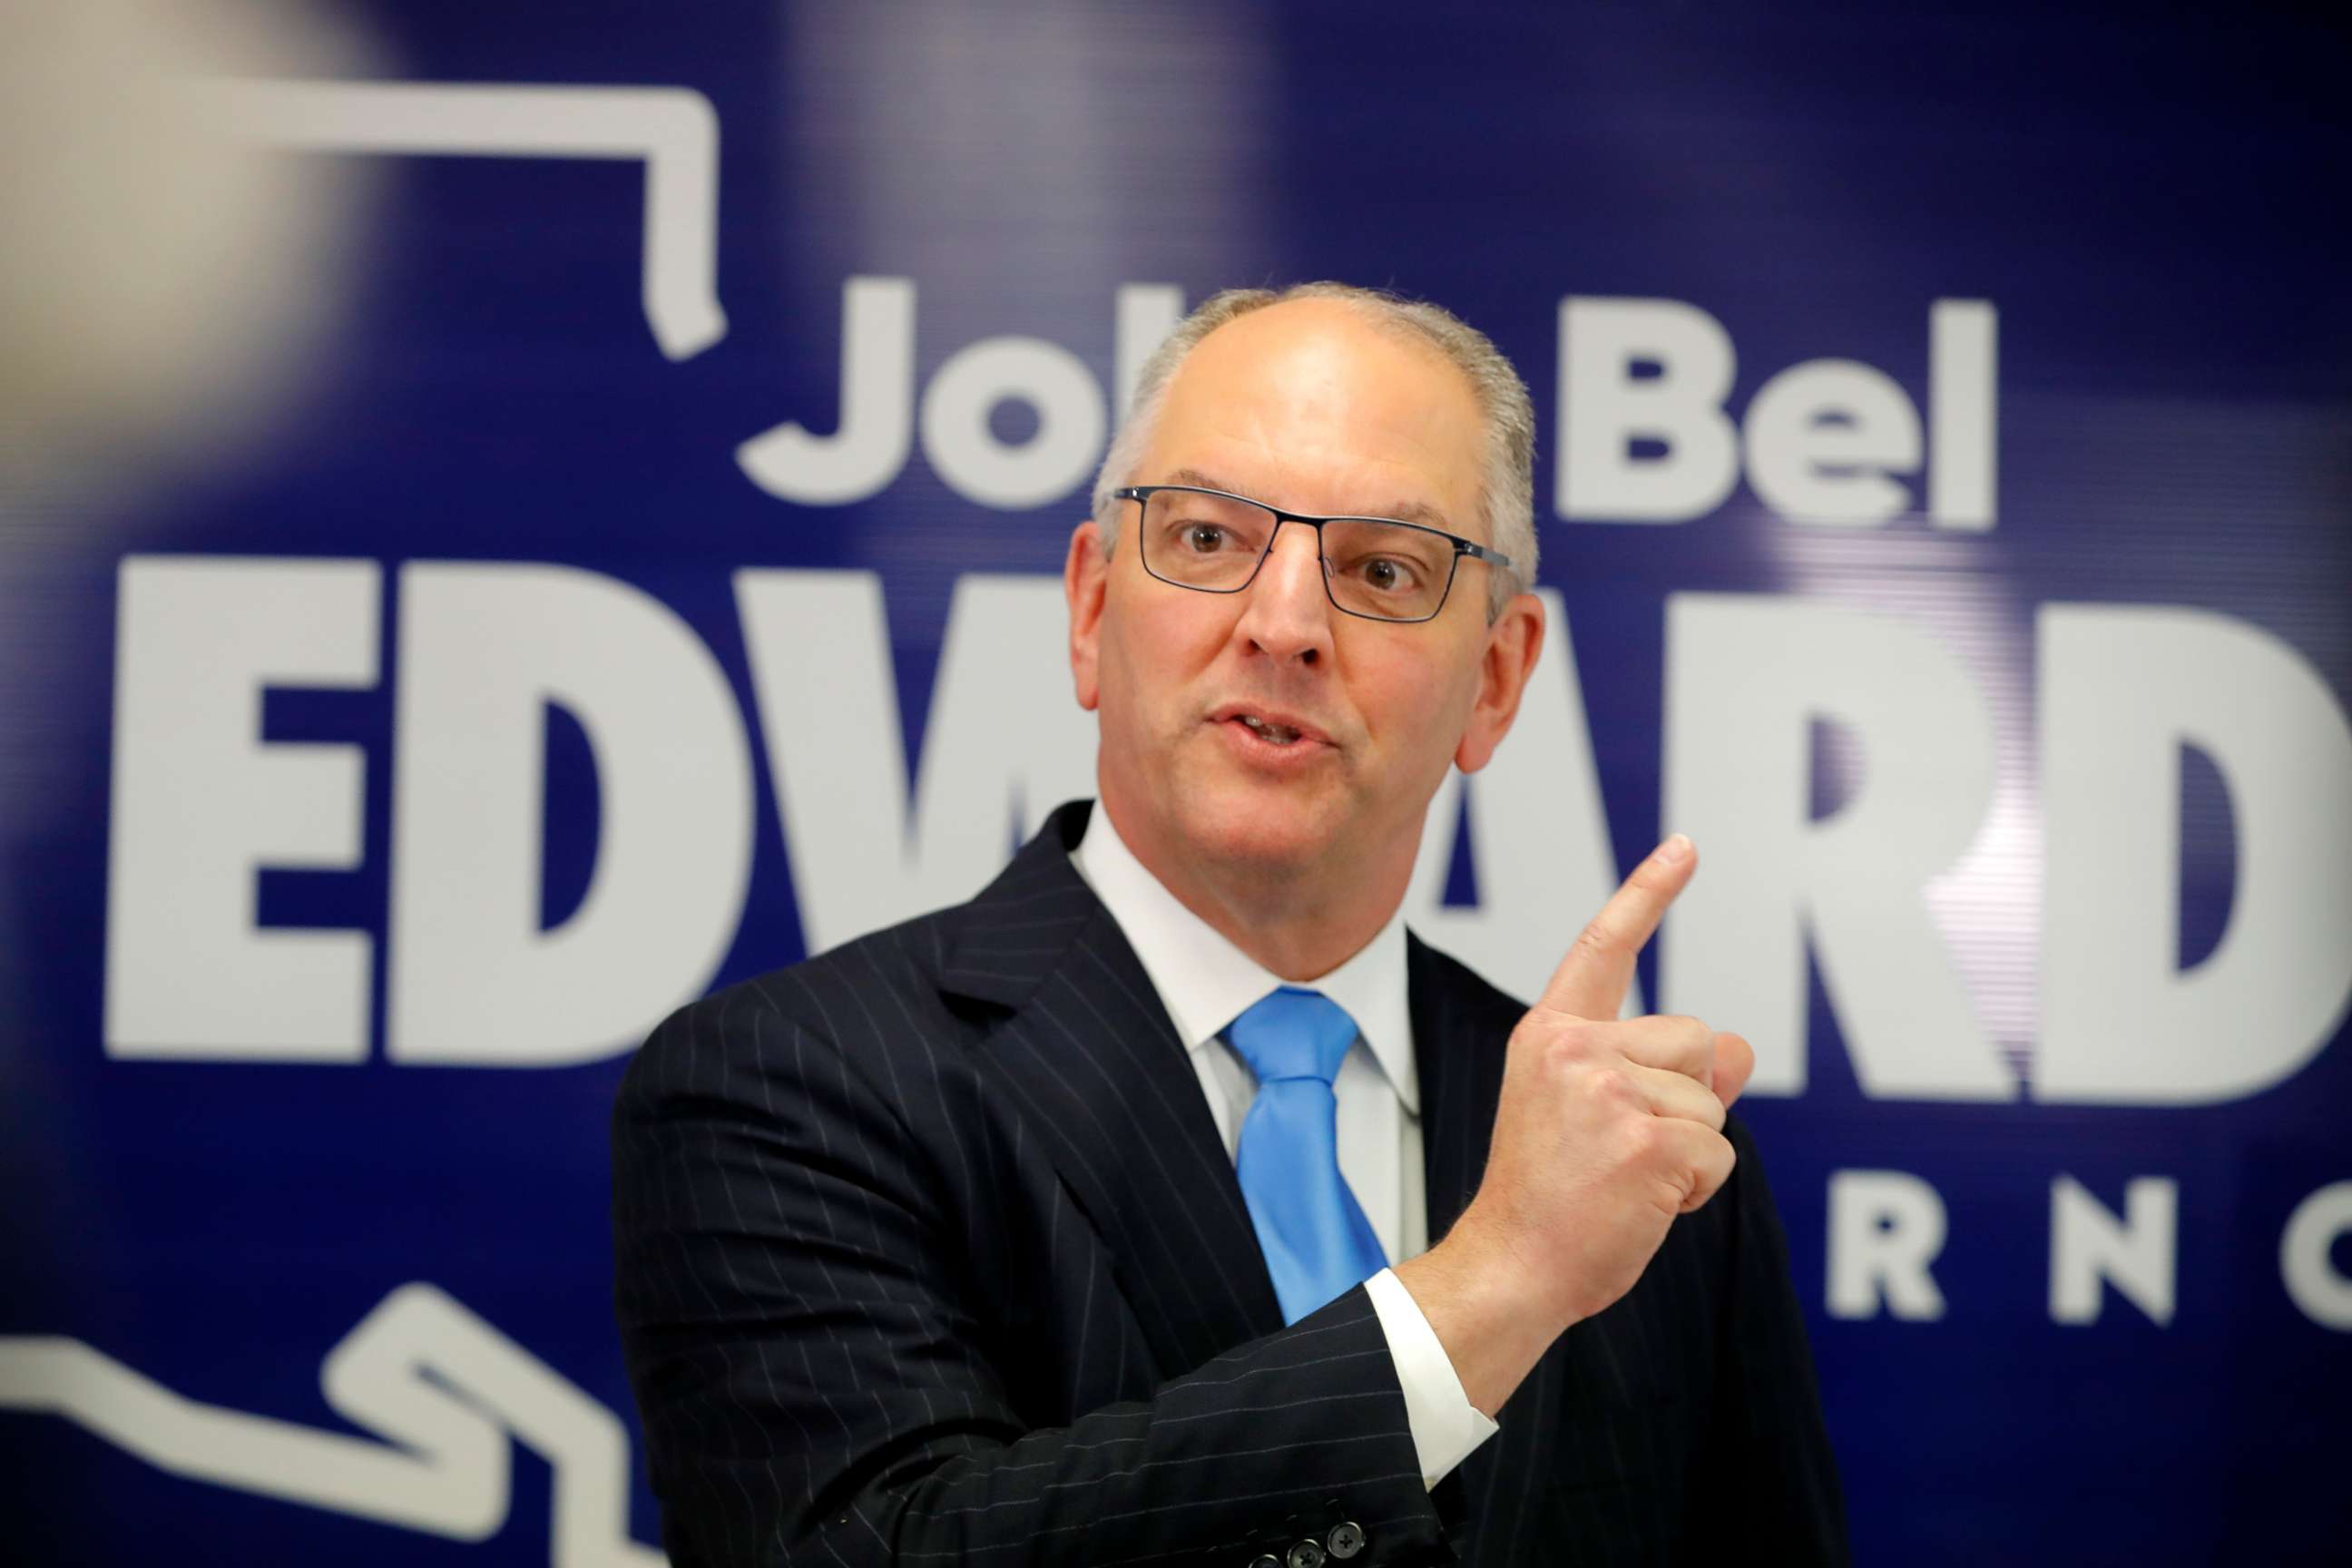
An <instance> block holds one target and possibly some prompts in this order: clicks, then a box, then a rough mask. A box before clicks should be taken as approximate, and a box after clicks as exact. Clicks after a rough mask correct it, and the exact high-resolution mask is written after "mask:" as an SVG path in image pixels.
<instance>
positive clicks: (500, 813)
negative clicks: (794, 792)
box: [384, 563, 751, 1067]
mask: <svg viewBox="0 0 2352 1568" xmlns="http://www.w3.org/2000/svg"><path fill="white" fill-rule="evenodd" d="M399 682H400V695H399V718H398V725H399V729H398V739H397V754H396V759H395V763H394V775H393V833H394V856H393V866H394V875H393V889H392V952H391V978H390V990H391V995H390V997H389V999H388V1001H387V1003H386V1007H385V1016H384V1040H385V1046H384V1050H385V1054H386V1055H387V1056H390V1057H392V1058H395V1059H397V1060H402V1061H410V1062H452V1063H465V1064H468V1065H480V1066H490V1065H505V1066H530V1067H561V1066H565V1065H568V1064H570V1063H573V1062H583V1061H593V1060H594V1059H596V1058H599V1057H603V1056H607V1055H610V1054H611V1053H613V1052H614V1051H616V1050H620V1049H623V1048H625V1047H627V1046H629V1045H631V1044H633V1043H635V1040H636V1039H637V1038H638V1037H641V1036H642V1035H643V1034H644V1033H645V1032H646V1030H647V1029H649V1028H651V1027H652V1026H654V1025H655V1024H656V1023H657V1022H658V1021H659V1020H660V1018H661V1016H662V1015H663V1014H665V1013H667V1012H668V1011H669V1010H670V1009H671V1008H672V1007H674V1006H676V1005H677V1004H678V1003H680V1002H682V1001H684V1000H685V999H687V998H688V997H689V996H691V995H693V994H695V993H696V992H697V991H698V990H700V989H701V988H702V986H703V985H704V984H706V983H707V982H708V981H709V978H710V974H711V972H712V971H713V970H715V969H716V968H717V967H718V965H719V961H720V960H721V959H722V958H724V957H725V955H726V952H727V943H728V941H729V939H730V936H731V935H732V933H733V932H734V931H735V928H736V924H737V922H738V921H740V918H741V916H742V912H743V895H744V891H745V889H746V887H747V885H748V883H749V881H750V878H751V752H750V749H749V747H748V746H747V745H746V743H745V742H744V738H743V726H742V721H741V720H740V718H739V717H738V716H737V712H736V709H735V704H734V700H733V698H732V695H731V694H730V691H729V689H728V686H727V679H726V677H725V676H724V675H723V674H721V673H720V671H719V667H718V664H717V663H716V662H715V661H714V660H713V659H712V658H711V657H710V652H709V649H708V648H706V647H703V646H702V642H701V639H699V638H698V637H696V636H695V635H694V633H693V632H692V631H691V630H690V629H688V626H687V625H686V623H685V622H683V621H681V620H679V619H678V618H677V616H676V615H674V614H672V613H671V612H670V610H669V609H668V608H667V606H665V605H662V604H660V603H659V602H658V601H656V600H655V599H653V598H652V597H650V596H649V595H646V594H643V593H640V592H638V591H637V590H636V589H635V588H632V587H630V586H628V585H627V584H623V583H616V582H614V581H613V580H612V579H610V578H607V577H600V576H598V575H596V574H593V573H589V572H583V571H580V570H578V569H577V568H574V567H567V566H547V565H537V564H523V563H483V564H458V563H419V564H415V565H412V566H409V567H407V568H406V569H405V570H404V571H403V572H402V573H401V576H400V654H399ZM551 702H553V703H560V704H562V707H563V708H564V709H565V710H566V711H568V712H569V713H571V714H572V717H573V718H575V719H577V720H578V721H580V727H581V728H582V729H583V730H584V731H587V735H588V742H589V745H590V748H591V750H592V751H593V754H594V757H595V763H596V776H597V786H598V795H599V799H598V808H599V810H598V822H597V826H596V860H595V867H594V869H593V872H592V874H591V877H590V880H589V884H588V892H587V896H586V897H585V898H584V899H583V900H581V904H580V908H579V910H578V911H577V912H576V913H575V914H573V915H572V918H571V919H570V920H569V921H565V922H564V923H563V924H562V925H560V926H558V927H556V928H555V929H553V930H551V931H541V930H540V929H539V888H540V858H541V855H542V854H543V853H544V847H543V842H544V837H545V834H544V827H545V824H544V822H543V820H542V817H541V802H542V792H543V788H544V779H545V771H546V757H545V754H544V752H543V751H542V749H541V747H542V741H543V737H544V735H545V725H546V719H545V714H544V711H543V710H544V708H545V705H546V704H548V703H551Z"/></svg>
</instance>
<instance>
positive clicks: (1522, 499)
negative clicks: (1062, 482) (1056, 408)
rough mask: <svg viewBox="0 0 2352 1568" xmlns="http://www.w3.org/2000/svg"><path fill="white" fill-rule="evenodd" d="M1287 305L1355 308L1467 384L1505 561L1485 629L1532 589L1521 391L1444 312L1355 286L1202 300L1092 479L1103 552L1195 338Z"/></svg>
mask: <svg viewBox="0 0 2352 1568" xmlns="http://www.w3.org/2000/svg"><path fill="white" fill-rule="evenodd" d="M1287 300H1339V301H1341V302H1343V303H1345V304H1348V305H1350V306H1353V307H1354V308H1356V309H1357V310H1361V311H1362V312H1363V313H1364V314H1365V315H1367V316H1369V317H1370V319H1371V320H1372V321H1373V322H1374V323H1375V324H1376V325H1379V326H1382V327H1386V328H1389V329H1391V330H1392V331H1397V332H1400V333H1401V334H1402V335H1404V336H1407V337H1410V338H1412V339H1414V340H1415V341H1418V342H1425V343H1428V344H1430V345H1431V346H1432V347H1433V348H1435V349H1436V350H1437V351H1438V352H1439V353H1442V354H1444V356H1445V358H1446V360H1447V361H1448V363H1452V364H1453V365H1454V367H1455V368H1456V369H1458V370H1460V371H1461V372H1462V374H1464V375H1465V377H1467V378H1468V380H1469V382H1470V390H1471V393H1472V394H1473V395H1475V397H1476V399H1477V402H1478V410H1479V412H1480V413H1481V414H1482V415H1483V416H1485V417H1486V475H1485V478H1484V479H1483V480H1482V482H1481V484H1480V486H1479V490H1480V494H1481V497H1482V500H1483V502H1484V506H1485V511H1486V541H1485V542H1486V543H1488V544H1491V545H1492V546H1494V548H1496V550H1499V551H1501V552H1503V553H1504V554H1506V555H1507V556H1509V557H1510V558H1511V564H1510V568H1509V570H1508V571H1507V572H1492V573H1489V574H1488V582H1489V587H1488V590H1487V602H1486V614H1487V616H1488V617H1489V618H1490V619H1491V618H1492V617H1493V616H1496V615H1498V614H1500V613H1501V611H1502V607H1503V605H1504V602H1505V601H1506V600H1507V599H1509V598H1510V596H1511V595H1513V594H1524V593H1526V592H1527V591H1528V589H1529V588H1531V587H1532V586H1533V585H1534V584H1535V579H1536V517H1535V449H1536V416H1535V406H1534V405H1533V404H1532V403H1530V402H1529V401H1528V386H1527V383H1525V382H1523V381H1521V380H1520V379H1519V373H1518V372H1517V370H1514V369H1513V368H1512V367H1511V362H1510V361H1509V360H1507V359H1506V358H1504V357H1503V353H1502V351H1501V350H1500V349H1497V348H1496V346H1495V345H1494V343H1493V342H1491V341H1490V340H1489V339H1488V338H1487V336H1486V333H1484V332H1482V331H1479V330H1478V329H1477V328H1475V327H1474V326H1472V325H1470V324H1469V323H1468V322H1466V321H1463V320H1462V319H1461V318H1460V317H1458V316H1456V315H1454V313H1453V312H1452V311H1450V310H1445V309H1444V307H1443V306H1438V305H1432V304H1429V303H1427V302H1426V301H1423V300H1408V299H1405V298H1403V297H1402V296H1401V295H1397V294H1392V293H1390V292H1388V291H1387V290H1385V289H1363V288H1359V287H1357V286H1356V285H1354V284H1352V283H1294V284H1292V285H1291V286H1290V287H1289V288H1287V289H1280V290H1276V289H1225V290H1224V291H1223V293H1220V294H1213V295H1211V296H1210V297H1209V298H1208V299H1207V300H1202V302H1201V305H1200V307H1199V308H1198V309H1197V310H1194V311H1193V312H1192V314H1191V315H1189V316H1187V317H1185V318H1184V319H1183V320H1182V321H1179V322H1178V323H1177V324H1176V327H1175V330H1174V331H1171V332H1170V333H1169V334H1168V336H1167V338H1166V339H1165V340H1164V341H1163V342H1161V343H1160V347H1159V348H1158V349H1157V350H1155V351H1154V352H1153V353H1152V355H1151V357H1150V359H1148V360H1146V361H1145V362H1144V363H1143V369H1142V372H1141V373H1140V374H1139V375H1138V376H1137V377H1136V382H1135V396H1134V399H1133V401H1132V402H1131V403H1130V404H1129V407H1128V411H1127V421H1126V423H1125V424H1123V425H1121V426H1119V430H1118V435H1117V436H1115V437H1112V439H1111V444H1110V450H1109V451H1108V453H1106V454H1105V455H1104V457H1103V465H1102V470H1101V472H1100V473H1098V474H1097V475H1096V477H1095V493H1094V518H1095V523H1096V526H1097V527H1098V528H1100V529H1101V530H1102V535H1103V549H1104V552H1106V553H1108V552H1110V551H1112V550H1114V549H1116V548H1117V547H1118V522H1119V515H1120V512H1121V511H1122V510H1124V507H1123V504H1122V503H1120V502H1118V501H1117V500H1113V498H1112V496H1111V492H1112V491H1113V490H1115V489H1118V488H1119V487H1120V486H1121V485H1124V484H1126V483H1128V482H1129V479H1130V477H1131V476H1132V475H1133V473H1134V471H1135V468H1136V465H1137V464H1139V463H1140V462H1141V461H1142V460H1143V453H1144V449H1145V448H1146V447H1149V446H1150V444H1151V433H1152V430H1153V427H1154V426H1157V425H1158V424H1159V422H1160V409H1161V407H1162V406H1163V405H1165V404H1166V403H1167V401H1168V384H1169V383H1170V382H1171V381H1173V380H1174V379H1175V378H1176V371H1177V368H1178V367H1179V366H1181V364H1182V363H1184V360H1185V358H1186V356H1188V355H1189V354H1191V353H1192V350H1193V349H1194V348H1195V347H1197V346H1198V345H1199V343H1200V342H1201V340H1202V338H1205V337H1207V336H1208V335H1209V334H1210V333H1211V332H1213V331H1216V330H1217V329H1218V328H1219V327H1222V326H1223V325H1224V324H1225V323H1226V322H1227V321H1233V320H1234V319H1235V318H1236V317H1240V316H1246V315H1248V314H1249V313H1250V312H1251V311H1253V310H1264V309H1265V307H1267V306H1268V305H1279V304H1283V303H1285V302H1286V301H1287Z"/></svg>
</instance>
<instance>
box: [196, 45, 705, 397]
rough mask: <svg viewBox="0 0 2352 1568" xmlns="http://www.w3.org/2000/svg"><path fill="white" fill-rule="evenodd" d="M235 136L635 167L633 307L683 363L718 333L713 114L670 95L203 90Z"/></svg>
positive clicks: (465, 88)
mask: <svg viewBox="0 0 2352 1568" xmlns="http://www.w3.org/2000/svg"><path fill="white" fill-rule="evenodd" d="M208 90H210V91H211V92H213V93H215V94H216V95H217V99H218V105H219V107H220V109H221V110H223V112H224V113H226V116H227V117H228V122H229V123H230V125H231V126H233V127H234V128H235V129H236V130H238V131H240V132H243V133H245V134H246V135H248V136H250V137H253V138H254V139H256V140H257V141H262V142H273V143H276V144H278V145H281V146H286V147H292V148H297V149H300V150H302V151H306V152H313V153H395V154H396V153H415V154H425V155H433V154H443V155H456V156H473V157H509V158H642V159H643V160H645V165H646V216H645V258H644V278H645V289H644V295H645V311H646V323H647V324H648V325H649V326H651V327H652V329H653V334H654V341H655V342H656V343H659V344H660V345H661V351H662V353H665V354H667V355H668V356H669V357H670V358H671V359H674V360H682V359H691V358H692V357H693V356H694V355H696V354H698V353H701V352H702V351H703V350H705V349H707V348H709V346H710V345H711V344H713V343H715V342H718V341H719V339H720V338H723V337H725V336H726V335H727V315H726V312H725V311H724V310H721V309H720V308H719V288H718V278H719V115H718V112H717V111H716V110H713V109H712V108H711V107H710V100H709V99H707V98H705V97H703V96H702V94H700V93H698V92H696V91H694V90H693V89H689V88H678V87H537V86H520V85H505V84H498V85H492V84H485V83H470V82H469V83H463V84H451V83H443V82H410V81H264V80H257V79H244V80H236V81H220V82H215V83H211V84H208Z"/></svg>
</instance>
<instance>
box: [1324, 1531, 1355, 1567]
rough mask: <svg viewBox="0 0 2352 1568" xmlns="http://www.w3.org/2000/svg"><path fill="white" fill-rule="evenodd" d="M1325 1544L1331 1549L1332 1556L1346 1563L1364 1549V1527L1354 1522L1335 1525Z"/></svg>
mask: <svg viewBox="0 0 2352 1568" xmlns="http://www.w3.org/2000/svg"><path fill="white" fill-rule="evenodd" d="M1323 1544H1324V1545H1325V1546H1327V1547H1328V1548H1329V1549H1330V1552H1331V1555H1332V1556H1334V1557H1337V1558H1339V1560H1340V1561H1341V1562H1343V1563H1344V1562H1346V1561H1347V1560H1348V1559H1349V1558H1350V1557H1353V1556H1354V1555H1355V1554H1356V1553H1357V1552H1361V1551H1362V1550H1363V1549H1364V1527H1363V1526H1362V1525H1360V1524H1358V1523H1357V1522H1356V1521H1354V1520H1349V1521H1346V1522H1345V1523H1342V1524H1335V1525H1333V1526H1332V1527H1331V1533H1330V1535H1329V1536H1328V1538H1327V1539H1326V1540H1325V1541H1324V1542H1323Z"/></svg>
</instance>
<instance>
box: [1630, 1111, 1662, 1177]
mask: <svg viewBox="0 0 2352 1568" xmlns="http://www.w3.org/2000/svg"><path fill="white" fill-rule="evenodd" d="M1622 1142H1623V1145H1624V1150H1625V1159H1626V1161H1627V1163H1630V1164H1634V1165H1642V1166H1649V1165H1654V1164H1656V1163H1658V1162H1659V1160H1660V1159H1661V1158H1662V1157H1663V1156H1664V1153H1665V1134H1664V1132H1662V1131H1660V1130H1659V1128H1658V1121H1657V1118H1655V1117H1654V1116H1643V1117H1637V1118H1635V1119H1634V1120H1633V1121H1629V1122H1627V1123H1626V1125H1625V1130H1624V1132H1623V1134H1622Z"/></svg>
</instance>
